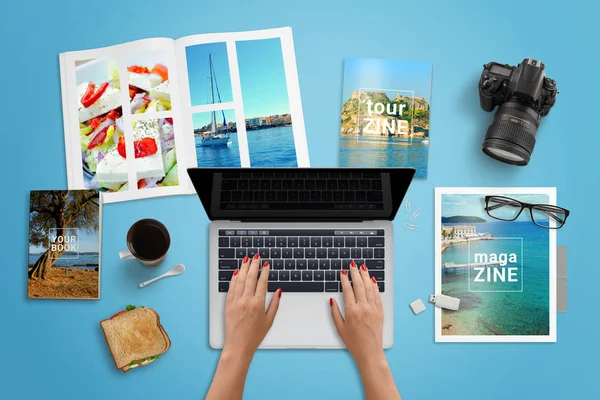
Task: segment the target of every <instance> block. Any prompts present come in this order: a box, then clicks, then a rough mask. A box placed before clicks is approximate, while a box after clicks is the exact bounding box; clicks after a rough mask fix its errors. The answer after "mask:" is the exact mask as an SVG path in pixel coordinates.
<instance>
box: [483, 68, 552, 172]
mask: <svg viewBox="0 0 600 400" xmlns="http://www.w3.org/2000/svg"><path fill="white" fill-rule="evenodd" d="M557 94H558V90H557V89H556V81H554V80H553V79H550V78H548V77H546V66H545V65H544V64H543V63H542V62H541V61H539V60H533V59H531V58H526V59H524V60H523V61H522V62H521V63H520V64H519V65H517V66H516V67H515V66H512V65H508V64H499V63H496V62H491V63H488V64H485V65H484V66H483V72H482V73H481V79H480V80H479V103H480V105H481V108H482V109H484V110H485V111H488V112H489V111H492V110H493V109H494V108H495V107H496V106H499V108H498V111H497V112H496V114H495V115H494V122H493V123H492V124H491V125H490V127H489V128H488V130H487V133H486V137H485V140H484V143H483V146H482V150H483V152H484V153H485V154H487V155H489V156H490V157H493V158H495V159H497V160H499V161H502V162H505V163H508V164H512V165H521V166H522V165H527V164H528V163H529V159H530V157H531V153H532V152H533V148H534V146H535V136H536V133H537V129H538V127H539V124H540V119H541V117H542V116H545V115H546V114H548V112H549V111H550V109H551V108H552V106H553V105H554V102H555V101H556V95H557Z"/></svg>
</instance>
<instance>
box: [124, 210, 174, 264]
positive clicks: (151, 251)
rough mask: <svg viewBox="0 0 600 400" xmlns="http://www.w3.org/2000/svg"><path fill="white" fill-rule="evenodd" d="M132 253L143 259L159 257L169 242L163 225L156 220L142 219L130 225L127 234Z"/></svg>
mask: <svg viewBox="0 0 600 400" xmlns="http://www.w3.org/2000/svg"><path fill="white" fill-rule="evenodd" d="M127 240H128V241H129V242H130V243H131V249H132V250H133V253H135V254H134V255H135V256H136V257H138V258H141V259H145V260H156V259H159V258H161V257H162V256H163V255H165V253H166V252H167V250H169V246H170V244H171V239H170V237H169V233H168V231H167V229H166V228H165V226H164V225H163V224H161V223H160V222H158V221H156V220H149V219H143V220H140V221H138V222H136V223H135V224H133V226H132V227H131V229H130V230H129V233H128V235H127Z"/></svg>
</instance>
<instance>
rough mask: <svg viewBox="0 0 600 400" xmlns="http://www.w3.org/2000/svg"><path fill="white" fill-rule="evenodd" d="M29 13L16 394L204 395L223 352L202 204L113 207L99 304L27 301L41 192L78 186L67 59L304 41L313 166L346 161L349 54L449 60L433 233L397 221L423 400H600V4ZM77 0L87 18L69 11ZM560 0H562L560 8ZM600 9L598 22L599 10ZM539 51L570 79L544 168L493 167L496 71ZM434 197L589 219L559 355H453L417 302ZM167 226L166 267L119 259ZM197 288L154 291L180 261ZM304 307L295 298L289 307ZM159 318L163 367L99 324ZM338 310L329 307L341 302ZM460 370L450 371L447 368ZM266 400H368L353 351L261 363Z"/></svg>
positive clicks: (9, 203)
mask: <svg viewBox="0 0 600 400" xmlns="http://www.w3.org/2000/svg"><path fill="white" fill-rule="evenodd" d="M36 3H38V4H37V5H30V2H13V3H12V4H10V5H5V7H4V12H3V23H2V25H1V26H0V33H1V37H2V38H3V39H2V44H1V45H0V46H1V47H2V50H3V51H2V54H3V57H2V60H3V61H2V63H1V64H0V71H2V73H1V74H0V76H2V77H3V88H2V96H1V97H0V103H1V107H0V109H1V110H3V111H4V114H3V115H4V119H3V121H4V122H3V124H2V128H0V130H1V132H2V142H1V143H2V146H3V149H4V150H3V151H2V156H1V157H0V165H1V166H2V168H1V170H2V172H3V176H4V177H5V179H6V181H5V183H4V184H3V188H2V198H1V200H0V204H1V206H2V207H1V209H2V210H3V214H2V215H3V221H2V222H3V224H2V230H1V235H2V236H1V237H2V241H1V242H2V246H1V248H2V251H0V267H1V268H2V278H1V279H0V299H1V300H2V304H3V308H2V310H3V318H1V319H0V320H1V321H2V322H0V326H1V327H0V342H1V343H2V346H1V347H2V349H3V350H2V359H3V360H2V364H3V367H2V368H1V371H2V372H1V373H0V398H4V399H80V398H85V399H107V398H114V397H116V398H126V397H131V398H133V397H134V396H135V397H136V398H142V397H143V398H145V399H159V398H172V399H192V398H201V397H203V395H204V394H205V392H206V390H207V388H208V386H209V384H210V381H211V378H212V374H213V371H214V368H215V365H216V362H217V360H218V357H219V352H218V351H216V350H212V349H210V348H209V346H208V328H207V323H208V294H207V289H208V283H207V277H208V271H207V268H206V266H207V250H208V249H207V227H208V223H209V221H208V219H207V218H206V216H205V214H204V211H203V210H202V208H201V206H200V202H199V201H198V199H197V198H196V197H195V196H180V197H170V198H162V199H152V200H146V201H135V202H128V203H121V204H110V205H107V206H106V207H105V208H104V220H103V230H104V234H103V265H102V280H101V296H102V299H101V300H100V301H43V300H39V301H33V300H28V299H27V293H26V290H27V284H26V281H27V277H26V272H25V265H26V263H27V260H26V255H27V237H28V236H27V235H28V233H27V217H28V207H27V206H28V196H29V190H31V189H53V188H66V185H67V183H66V174H65V156H64V141H63V133H62V112H61V98H60V82H59V74H58V53H59V52H64V51H69V50H79V49H89V48H95V47H101V46H107V45H112V44H116V43H120V42H126V41H130V40H135V39H140V38H146V37H160V36H166V37H174V38H177V37H181V36H185V35H189V34H195V33H206V32H222V31H232V30H251V29H261V28H269V27H279V26H291V27H292V28H293V33H294V39H295V47H296V56H297V60H298V73H299V79H300V86H301V92H302V100H303V101H302V103H303V108H304V116H305V122H306V128H307V132H308V133H307V135H308V145H309V150H310V157H311V162H312V165H313V166H321V167H332V166H336V163H337V151H338V140H339V135H338V129H339V115H340V108H341V103H342V98H341V90H342V60H343V58H344V57H347V56H362V57H380V58H391V59H406V60H418V61H431V62H433V66H434V67H433V68H434V76H433V101H432V119H431V144H430V149H431V150H430V160H429V178H428V179H427V180H424V181H415V182H414V183H413V185H412V186H411V188H410V191H409V195H410V197H411V198H412V204H413V207H415V208H416V207H419V208H421V209H422V210H423V212H422V213H421V215H420V217H419V219H418V223H419V225H420V226H421V230H420V231H418V232H409V231H407V230H405V229H404V228H403V227H402V223H401V221H398V222H397V223H396V235H395V243H394V245H395V248H396V251H397V253H396V254H398V256H397V259H396V265H395V268H396V271H397V272H396V277H397V279H396V282H395V293H396V310H395V313H396V315H395V323H396V326H395V328H396V329H395V331H396V338H395V345H394V348H393V349H391V350H390V351H388V352H387V356H388V359H389V361H390V364H391V367H392V370H393V373H394V377H395V379H396V382H397V383H398V386H399V389H400V392H401V394H402V395H403V396H404V398H406V399H462V400H467V399H482V398H485V399H507V398H510V399H517V398H518V399H542V398H543V399H561V398H578V399H579V398H581V399H583V398H600V395H598V393H599V390H600V389H598V385H597V372H598V356H600V349H599V346H600V345H599V341H598V338H599V336H598V331H599V330H600V323H599V322H598V321H599V318H598V308H597V304H594V303H591V302H590V299H591V298H592V296H593V295H594V294H595V293H596V292H597V290H598V289H597V287H598V283H599V282H600V268H598V265H597V262H596V260H595V259H594V258H593V256H595V255H596V253H597V249H598V236H599V235H598V220H597V217H596V216H597V215H598V211H597V207H596V206H597V199H598V196H599V195H600V190H599V188H598V182H599V179H598V171H599V168H598V164H597V163H598V152H599V149H600V138H599V135H598V132H597V128H595V126H597V124H596V123H595V121H596V119H597V116H598V114H599V112H600V111H599V109H598V106H599V103H598V101H597V98H598V96H597V92H598V85H596V83H595V82H598V68H597V66H598V64H599V63H600V57H599V54H600V53H599V52H598V43H597V41H598V38H599V36H598V21H597V13H598V11H599V10H598V7H597V6H596V5H593V6H591V5H578V4H579V3H583V2H579V1H573V2H567V3H565V2H558V1H556V2H552V4H551V2H546V4H543V3H540V2H531V4H526V3H528V2H524V1H513V0H505V1H503V2H501V3H497V2H496V3H489V4H485V5H484V4H482V3H480V2H476V1H472V2H469V3H468V4H467V3H462V2H460V1H453V2H448V1H411V2H407V1H385V2H376V3H371V4H369V5H368V3H369V2H365V1H362V2H352V1H345V2H336V4H334V3H333V2H323V1H313V0H304V1H296V2H285V1H265V2H263V1H253V2H243V3H242V2H240V3H241V4H225V3H226V2H210V3H209V2H207V1H186V2H181V4H179V2H176V1H173V2H167V1H154V0H147V1H144V2H117V1H112V0H110V1H104V2H91V3H88V2H81V1H79V2H64V3H65V4H64V5H61V4H58V3H60V2H41V1H36ZM67 3H69V4H67ZM542 4H543V5H542ZM592 8H595V9H592ZM529 56H531V57H536V58H539V59H541V60H543V61H544V62H545V63H546V65H547V70H548V75H549V76H550V77H552V78H554V79H556V81H557V82H558V87H559V89H560V95H559V96H558V100H557V102H556V106H555V107H554V108H553V109H552V111H551V112H550V114H549V116H547V117H546V118H544V120H543V121H542V125H541V128H540V130H539V133H538V143H537V145H536V148H535V152H534V155H533V158H532V163H531V165H529V166H528V167H526V168H515V167H510V166H506V165H503V164H501V163H498V162H496V161H494V160H491V159H490V158H487V157H486V156H484V155H483V154H482V153H481V150H480V146H481V142H482V139H483V135H484V132H485V130H486V128H487V126H488V124H489V123H490V121H491V118H492V114H489V113H485V112H483V111H482V110H481V109H480V107H479V101H478V94H477V81H478V79H479V76H480V73H481V67H482V65H483V64H484V63H486V62H489V61H499V62H503V63H511V64H516V63H518V62H519V61H520V60H521V59H523V58H524V57H529ZM435 186H556V187H557V188H558V201H559V203H560V205H562V206H564V207H567V208H569V209H571V210H572V216H571V217H570V219H569V221H568V223H567V225H566V226H565V227H564V228H563V229H562V230H561V231H560V232H559V235H558V243H559V244H560V245H566V246H568V249H569V281H568V284H569V309H568V312H567V313H566V314H559V315H558V342H557V343H556V344H466V343H465V344H436V343H435V342H434V330H433V309H432V307H431V306H428V308H427V310H426V312H424V313H423V314H421V315H419V316H414V315H413V314H412V312H411V310H410V309H409V306H408V303H409V302H411V301H413V300H414V299H416V298H419V297H420V298H421V299H426V298H427V296H428V295H429V294H430V293H432V292H433V290H434V289H433V288H434V256H433V239H434V236H433V226H434V222H433V205H434V196H433V188H434V187H435ZM143 217H153V218H157V219H159V220H161V221H163V222H164V223H165V224H166V225H167V227H169V229H170V231H171V234H172V238H173V244H172V250H171V251H170V253H169V255H168V258H167V260H166V262H165V263H164V264H163V265H161V266H160V267H159V269H158V270H152V269H148V268H145V267H143V266H141V265H138V264H135V263H130V262H123V261H120V260H119V258H118V256H117V252H118V251H119V250H121V249H122V248H123V247H124V244H125V240H124V237H125V233H126V231H127V229H128V227H129V226H130V224H131V223H132V222H134V221H136V220H138V219H140V218H143ZM175 263H184V264H185V265H186V266H187V271H186V272H185V274H184V275H183V276H181V277H177V278H170V279H169V280H167V281H162V282H160V283H157V284H154V285H152V286H149V287H147V288H145V289H143V290H142V289H138V287H137V284H138V283H139V282H141V281H143V280H146V279H147V278H150V277H151V276H153V275H155V274H156V273H157V271H161V272H164V271H166V270H167V269H168V268H169V266H170V265H172V264H175ZM283 301H285V299H283ZM129 303H132V304H138V305H147V306H150V307H154V308H155V309H156V310H158V312H159V313H160V315H161V319H162V321H163V324H164V326H165V328H166V329H167V331H168V332H169V335H170V336H171V339H172V341H173V346H172V347H171V349H170V351H169V352H168V354H167V355H166V356H165V357H164V358H161V360H160V361H159V362H158V363H155V364H153V365H152V366H149V367H146V368H143V369H141V370H137V371H132V372H131V373H128V374H123V373H122V372H119V371H117V370H115V368H114V365H113V363H112V360H111V358H110V356H109V353H108V351H107V348H106V344H105V342H104V339H103V336H102V332H101V330H100V327H99V321H100V320H101V319H103V318H106V317H108V316H110V315H112V313H114V312H115V311H117V310H119V309H121V308H122V307H123V306H124V305H126V304H129ZM323 306H324V307H325V306H326V305H325V304H324V305H323ZM441 370H444V372H443V373H442V372H439V371H441ZM245 393H246V398H248V399H307V398H312V399H326V398H346V399H355V398H362V388H361V385H360V381H359V376H358V374H357V370H356V368H355V366H354V363H353V362H352V360H351V358H350V356H349V355H348V353H347V352H345V351H259V352H258V353H257V354H256V356H255V358H254V361H253V363H252V366H251V368H250V372H249V374H248V380H247V384H246V392H245Z"/></svg>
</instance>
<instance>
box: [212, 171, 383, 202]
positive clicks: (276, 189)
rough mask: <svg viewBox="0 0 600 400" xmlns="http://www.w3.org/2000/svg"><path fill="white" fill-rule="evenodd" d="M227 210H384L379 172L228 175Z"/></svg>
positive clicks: (224, 196) (223, 188) (223, 189)
mask: <svg viewBox="0 0 600 400" xmlns="http://www.w3.org/2000/svg"><path fill="white" fill-rule="evenodd" d="M220 203H221V207H222V208H223V209H225V210H383V208H384V207H383V204H384V199H383V184H382V177H381V173H379V172H369V171H362V172H344V171H260V170H259V171H227V172H223V180H222V182H221V198H220Z"/></svg>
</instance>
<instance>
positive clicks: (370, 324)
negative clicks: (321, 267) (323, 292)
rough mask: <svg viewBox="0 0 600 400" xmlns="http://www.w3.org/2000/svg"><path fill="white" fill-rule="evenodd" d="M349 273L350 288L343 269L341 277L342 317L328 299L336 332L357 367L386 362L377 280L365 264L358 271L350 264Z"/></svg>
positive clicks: (357, 268) (331, 300) (381, 310)
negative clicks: (370, 274)
mask: <svg viewBox="0 0 600 400" xmlns="http://www.w3.org/2000/svg"><path fill="white" fill-rule="evenodd" d="M349 273H350V274H351V276H352V282H353V285H350V280H349V279H348V275H347V274H348V272H347V271H346V270H343V271H342V274H341V276H340V279H341V282H342V290H343V297H344V309H345V311H346V312H345V318H344V317H342V313H341V311H340V308H339V306H338V304H337V302H336V301H335V300H334V299H333V298H331V299H329V303H330V305H331V314H332V316H333V321H334V322H335V327H336V329H337V332H338V334H339V335H340V338H341V339H342V341H343V342H344V344H345V345H346V347H347V348H348V351H350V353H351V354H352V356H353V357H354V359H355V360H356V363H357V364H358V365H359V367H360V366H361V364H365V363H367V364H368V363H370V362H371V361H378V360H385V356H384V354H383V306H382V304H381V296H380V295H379V287H378V286H377V281H376V280H375V278H371V277H370V276H369V271H368V270H367V267H366V266H365V265H364V264H363V265H361V266H360V269H359V267H358V266H357V265H356V263H355V262H354V261H352V263H351V264H350V271H349Z"/></svg>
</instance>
